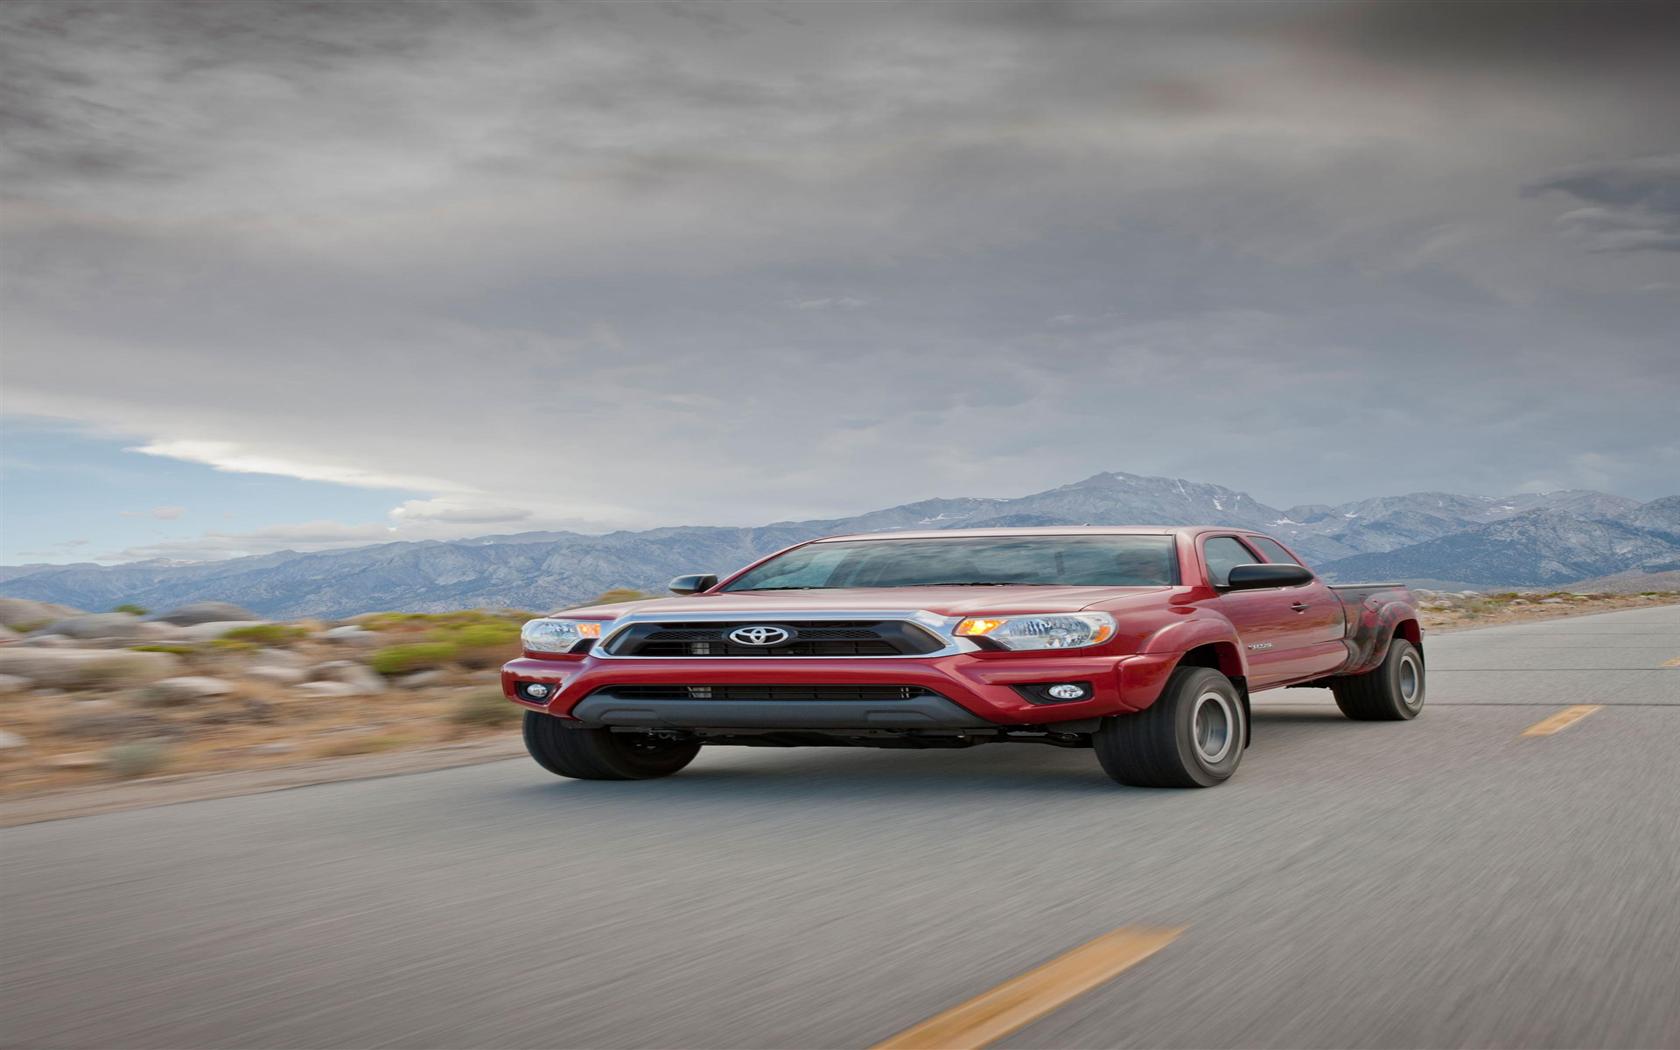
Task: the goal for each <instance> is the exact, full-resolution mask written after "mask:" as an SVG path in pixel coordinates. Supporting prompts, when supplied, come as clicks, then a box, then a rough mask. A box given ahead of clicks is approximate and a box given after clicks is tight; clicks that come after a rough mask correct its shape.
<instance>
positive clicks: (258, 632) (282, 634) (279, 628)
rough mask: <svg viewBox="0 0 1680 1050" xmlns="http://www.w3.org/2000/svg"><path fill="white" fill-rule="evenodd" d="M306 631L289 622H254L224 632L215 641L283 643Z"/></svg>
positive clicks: (294, 639) (297, 637)
mask: <svg viewBox="0 0 1680 1050" xmlns="http://www.w3.org/2000/svg"><path fill="white" fill-rule="evenodd" d="M307 633H308V632H307V631H305V630H304V629H303V628H301V627H293V626H292V625H291V624H289V623H254V624H251V625H250V626H248V627H235V628H234V629H233V630H231V631H228V632H226V633H224V634H223V635H222V636H221V637H220V638H218V639H217V641H222V642H250V643H252V644H253V645H285V644H286V643H287V642H295V641H297V640H298V639H299V638H302V637H303V636H304V635H305V634H307Z"/></svg>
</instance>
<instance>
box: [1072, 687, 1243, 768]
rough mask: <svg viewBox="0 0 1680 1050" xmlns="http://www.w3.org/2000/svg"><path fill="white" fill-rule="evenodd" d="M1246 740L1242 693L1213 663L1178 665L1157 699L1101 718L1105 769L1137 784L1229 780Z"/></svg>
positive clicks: (1100, 755) (1099, 748)
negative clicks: (1139, 708) (1137, 708)
mask: <svg viewBox="0 0 1680 1050" xmlns="http://www.w3.org/2000/svg"><path fill="white" fill-rule="evenodd" d="M1247 739H1248V711H1247V709H1246V708H1245V707H1244V706H1243V702H1242V693H1241V692H1240V691H1239V690H1238V689H1237V687H1236V685H1235V683H1233V682H1232V681H1231V680H1230V679H1229V678H1226V677H1225V676H1224V675H1222V674H1220V673H1219V672H1218V671H1215V670H1214V669H1213V668H1211V667H1180V668H1179V669H1178V670H1176V671H1174V672H1173V673H1172V677H1171V678H1169V679H1167V684H1166V687H1165V688H1163V689H1162V690H1161V696H1160V698H1159V699H1157V700H1156V701H1155V703H1154V704H1152V705H1150V706H1149V707H1147V708H1145V709H1144V710H1142V711H1139V712H1137V713H1136V714H1130V715H1117V716H1115V717H1112V718H1105V719H1103V723H1102V726H1101V727H1100V728H1098V730H1097V732H1096V734H1095V736H1094V737H1093V740H1092V744H1093V746H1094V747H1095V749H1096V752H1097V761H1099V762H1101V763H1102V767H1103V771H1104V772H1106V773H1107V774H1108V775H1109V776H1110V777H1113V778H1114V779H1115V780H1117V781H1119V782H1120V783H1122V784H1130V785H1131V786H1133V787H1212V786H1214V785H1215V784H1218V783H1221V782H1223V781H1225V780H1228V779H1230V777H1231V774H1232V773H1235V772H1236V771H1237V763H1238V762H1241V761H1242V752H1243V744H1244V742H1245V741H1246V740H1247Z"/></svg>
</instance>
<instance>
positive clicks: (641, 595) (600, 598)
mask: <svg viewBox="0 0 1680 1050" xmlns="http://www.w3.org/2000/svg"><path fill="white" fill-rule="evenodd" d="M657 597H659V596H658V595H657V594H649V593H647V592H646V591H638V590H637V589H636V588H634V587H614V588H613V589H612V590H609V591H602V592H601V593H600V594H598V595H596V596H595V598H594V600H592V601H590V602H589V604H590V605H617V604H618V603H620V602H639V601H642V600H643V599H645V598H657Z"/></svg>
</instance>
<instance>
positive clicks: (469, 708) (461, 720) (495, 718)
mask: <svg viewBox="0 0 1680 1050" xmlns="http://www.w3.org/2000/svg"><path fill="white" fill-rule="evenodd" d="M520 714H521V710H520V709H519V708H518V707H516V706H514V705H513V704H511V703H509V702H508V700H507V698H506V697H504V696H502V692H501V690H500V689H478V690H474V691H473V692H470V693H468V694H466V695H465V696H463V697H461V698H460V699H459V700H457V701H455V703H454V704H453V705H452V706H451V707H450V709H449V720H450V721H451V722H453V723H455V724H456V725H460V726H499V725H503V724H504V723H508V722H513V721H515V720H517V719H518V718H519V717H520Z"/></svg>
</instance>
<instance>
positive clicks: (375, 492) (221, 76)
mask: <svg viewBox="0 0 1680 1050" xmlns="http://www.w3.org/2000/svg"><path fill="white" fill-rule="evenodd" d="M1677 10H1680V8H1676V7H1675V6H1674V5H1663V4H1653V5H1648V6H1647V5H1640V4H1631V3H1617V4H1603V3H1600V4H1585V5H1580V6H1575V5H1570V4H1546V5H1537V6H1532V7H1525V6H1523V5H1520V4H1491V3H1489V4H1458V3H1454V4H1432V3H1406V4H1386V5H1350V6H1341V7H1338V6H1333V5H1329V4H1318V3H1311V4H1294V3H1278V4H1266V3H1259V2H1242V3H1236V4H1229V5H1225V4H1218V3H1194V4H1192V3H1134V4H1061V3H1032V4H1020V5H1016V4H1008V3H970V4H959V3H943V4H941V3H925V4H916V5H905V6H898V5H892V4H876V3H869V4H857V3H845V4H840V3H836V4H814V3H806V4H782V5H755V4H750V3H732V4H727V5H707V4H694V3H688V4H680V5H679V4H670V5H664V4H654V3H634V4H632V3H619V4H608V5H602V6H590V5H559V4H529V5H527V4H483V5H471V4H452V5H447V6H425V5H421V4H401V5H390V6H386V5H382V4H376V3H354V4H307V5H306V4H275V5H266V4H262V3H237V4H190V5H179V6H177V5H173V4H167V3H148V2H125V3H110V4H78V3H72V2H54V3H47V4H40V5H32V4H29V3H18V2H13V3H8V4H6V5H4V7H3V9H0V21H3V24H0V69H3V70H4V74H3V75H4V85H3V92H4V93H3V96H0V117H3V119H4V121H5V128H4V133H3V143H4V166H3V169H0V193H3V202H0V235H3V239H4V240H3V245H4V247H3V256H0V262H3V270H4V290H3V296H4V298H3V300H0V336H3V347H4V363H3V372H0V380H3V383H4V401H3V404H0V408H3V411H4V413H5V415H4V439H5V448H4V457H5V466H6V478H5V480H6V486H5V488H6V493H5V497H4V540H5V543H4V551H3V555H0V558H3V560H5V561H19V560H30V561H67V560H87V559H98V560H107V561H109V560H124V559H129V558H140V557H151V556H167V557H175V558H199V557H220V556H226V555H229V554H234V553H252V552H263V551H269V550H275V549H281V548H292V549H313V548H319V547H323V546H332V545H342V544H349V543H366V542H374V541H379V540H384V539H402V538H425V537H448V536H460V535H470V534H482V533H498V532H513V531H523V530H527V529H535V528H574V529H581V530H586V531H594V530H602V529H608V528H615V527H644V526H651V525H660V524H677V523H734V524H748V523H756V522H763V521H771V520H778V519H789V518H804V517H816V516H827V515H837V514H844V513H849V512H855V511H859V510H864V509H869V508H873V507H878V506H886V505H890V504H893V503H899V502H905V501H908V500H913V499H919V498H926V497H930V496H935V495H944V496H957V495H993V496H1007V495H1017V494H1022V493H1026V492H1032V491H1037V490H1039V489H1043V488H1047V487H1050V486H1053V485H1056V484H1062V483H1066V482H1070V481H1074V480H1077V479H1079V478H1081V477H1084V476H1087V475H1089V474H1092V473H1095V472H1098V471H1102V470H1127V471H1133V472H1137V473H1145V474H1170V475H1177V476H1182V477H1188V478H1194V479H1197V480H1205V481H1213V482H1218V483H1222V484H1225V485H1230V486H1232V487H1235V488H1240V489H1244V490H1247V491H1249V492H1251V493H1253V494H1254V495H1255V496H1256V497H1257V498H1259V499H1261V500H1263V501H1265V502H1268V503H1271V504H1274V505H1288V504H1291V503H1296V502H1304V501H1322V502H1337V501H1341V500H1347V499H1353V498H1359V497H1365V496H1371V495H1380V494H1392V493H1398V492H1403V491H1409V490H1420V489H1446V490H1455V491H1467V492H1479V493H1507V492H1516V491H1523V490H1541V489H1554V488H1569V487H1591V488H1601V489H1606V490H1609V491H1613V492H1617V493H1621V494H1623V495H1628V496H1633V497H1637V498H1651V497H1655V496H1659V495H1665V494H1670V493H1673V492H1676V491H1680V424H1677V423H1676V419H1675V406H1676V404H1680V335H1677V333H1680V106H1677V105H1675V101H1674V100H1675V99H1676V98H1680V21H1677V19H1676V17H1675V15H1674V12H1675V11H1677Z"/></svg>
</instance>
